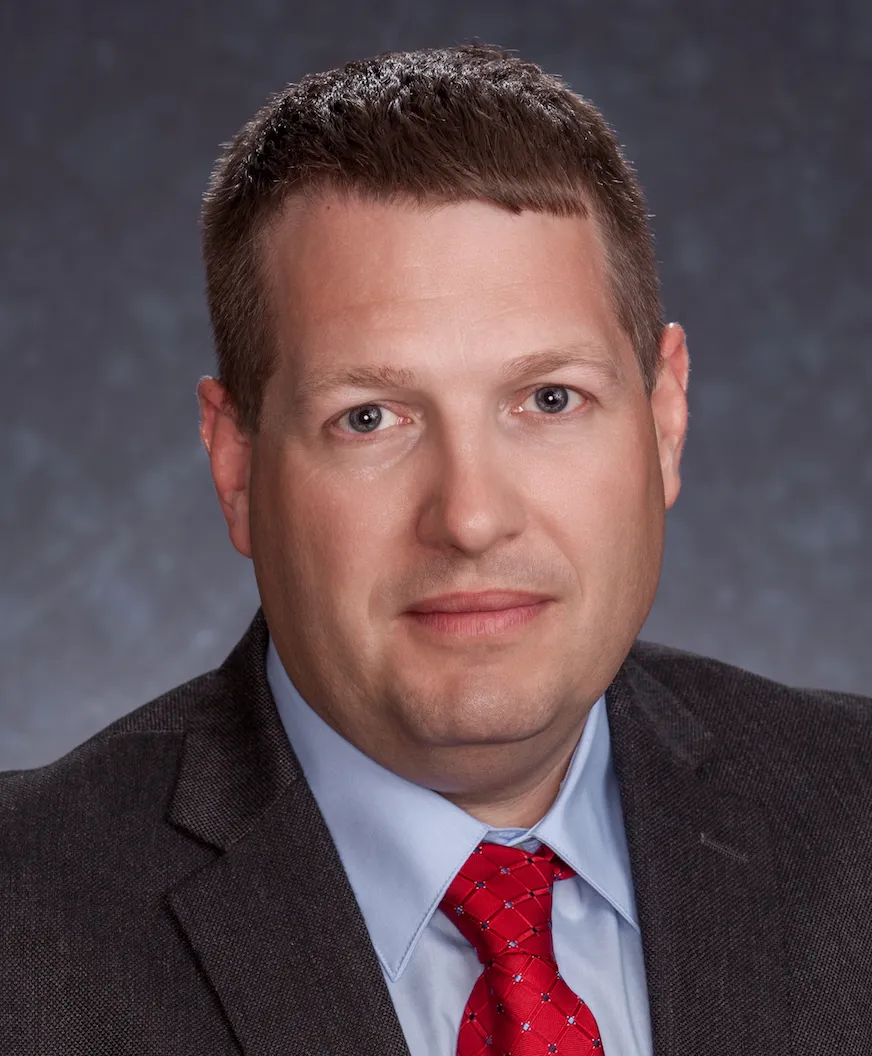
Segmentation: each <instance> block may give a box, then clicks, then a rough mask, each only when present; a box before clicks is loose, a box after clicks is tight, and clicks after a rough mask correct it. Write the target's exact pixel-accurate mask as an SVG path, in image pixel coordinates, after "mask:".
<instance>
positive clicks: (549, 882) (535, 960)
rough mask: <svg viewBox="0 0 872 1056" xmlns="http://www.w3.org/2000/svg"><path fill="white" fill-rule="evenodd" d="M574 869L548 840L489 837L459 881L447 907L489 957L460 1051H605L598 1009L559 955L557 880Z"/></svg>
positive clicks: (564, 1055)
mask: <svg viewBox="0 0 872 1056" xmlns="http://www.w3.org/2000/svg"><path fill="white" fill-rule="evenodd" d="M574 875H575V873H574V872H573V870H572V869H570V868H569V866H567V865H565V864H564V863H563V862H561V861H560V859H559V858H557V856H556V855H555V854H554V853H553V852H552V851H549V850H548V849H547V848H543V849H542V851H541V852H537V853H535V854H533V853H528V852H527V851H524V850H521V849H520V848H518V847H501V846H499V845H498V844H495V843H481V844H479V845H478V847H476V849H475V850H474V851H473V853H472V854H471V855H470V856H469V858H468V859H467V860H466V863H465V864H464V866H463V868H462V869H461V870H460V872H459V873H458V874H457V876H456V877H455V878H454V880H453V881H452V883H451V886H450V887H449V888H448V891H447V892H446V895H445V898H444V899H443V900H442V903H441V905H440V908H441V909H442V911H443V912H444V913H445V914H446V915H447V916H448V919H449V920H451V921H453V922H454V924H455V925H456V927H457V928H458V929H459V930H460V932H461V934H462V935H463V936H464V937H465V938H467V939H468V940H469V941H470V942H471V943H472V945H473V946H474V947H475V950H476V952H477V953H478V959H479V960H480V961H481V963H482V964H483V965H484V971H483V972H482V974H481V975H480V976H479V978H478V980H477V982H476V984H475V986H474V987H473V989H472V993H471V994H470V996H469V1000H468V1002H467V1004H466V1008H465V1010H464V1013H463V1019H462V1021H461V1024H460V1031H459V1033H458V1038H457V1056H548V1054H551V1053H554V1054H556V1056H604V1053H603V1048H602V1041H601V1039H600V1034H599V1028H598V1027H597V1025H596V1020H595V1019H594V1017H593V1013H592V1012H591V1011H590V1009H589V1008H588V1007H587V1005H586V1004H585V1003H584V1002H583V1001H582V1000H581V999H580V998H579V997H578V996H577V995H576V994H574V993H573V992H572V990H570V988H569V987H568V986H567V984H566V983H565V982H564V981H563V979H562V978H561V977H560V972H559V971H558V968H557V962H556V960H555V959H554V945H553V943H552V940H551V902H552V893H553V890H554V884H555V882H556V881H558V880H565V879H568V878H569V877H571V876H574Z"/></svg>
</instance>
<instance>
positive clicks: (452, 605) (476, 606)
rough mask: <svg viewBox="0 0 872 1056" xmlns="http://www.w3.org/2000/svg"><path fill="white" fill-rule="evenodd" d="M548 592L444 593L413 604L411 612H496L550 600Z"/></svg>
mask: <svg viewBox="0 0 872 1056" xmlns="http://www.w3.org/2000/svg"><path fill="white" fill-rule="evenodd" d="M548 600H549V596H548V595H547V594H533V593H530V592H528V591H517V590H509V591H506V590H485V591H479V592H477V593H474V594H442V595H439V596H438V597H435V598H427V599H425V600H424V601H419V602H417V603H416V604H415V605H412V606H411V608H410V609H409V611H410V612H496V611H499V610H500V609H515V608H520V607H521V606H525V605H536V604H538V603H539V602H542V601H548Z"/></svg>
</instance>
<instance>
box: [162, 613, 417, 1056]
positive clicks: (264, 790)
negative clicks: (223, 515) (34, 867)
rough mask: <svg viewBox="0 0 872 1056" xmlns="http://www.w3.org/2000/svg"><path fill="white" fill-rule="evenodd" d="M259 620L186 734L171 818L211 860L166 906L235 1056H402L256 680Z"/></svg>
mask: <svg viewBox="0 0 872 1056" xmlns="http://www.w3.org/2000/svg"><path fill="white" fill-rule="evenodd" d="M266 646H267V631H266V624H265V621H264V619H263V616H262V614H261V613H258V616H257V617H256V618H255V621H254V623H253V624H252V626H251V628H250V629H249V632H248V634H247V635H246V637H245V638H244V639H243V640H242V642H241V643H240V645H239V646H238V647H237V649H236V650H235V651H234V653H233V654H231V656H230V657H229V658H228V660H227V662H226V663H225V665H224V666H223V668H222V669H221V671H220V672H219V674H218V676H216V679H217V684H216V699H218V700H221V699H223V701H224V706H223V707H220V706H218V707H216V708H215V710H214V719H213V721H212V722H211V723H210V724H209V725H208V726H207V727H206V728H203V729H194V730H191V731H190V732H188V734H187V735H186V738H185V746H184V750H183V755H182V763H181V768H180V773H179V779H178V783H177V786H176V790H175V794H174V796H173V801H172V803H171V805H170V808H169V819H170V821H171V822H172V823H173V824H174V825H176V826H178V827H179V828H181V829H182V830H184V831H185V832H186V833H188V834H189V835H191V836H193V837H195V838H196V839H198V840H200V841H202V842H205V843H208V844H210V845H211V846H213V847H214V848H216V850H218V851H220V852H221V853H220V855H219V856H218V857H216V859H215V860H214V861H213V862H212V863H211V864H209V865H208V866H206V867H205V868H204V869H202V870H200V871H198V872H197V873H195V874H193V875H191V876H189V877H187V878H185V879H184V880H183V881H182V882H181V883H179V884H177V885H176V887H175V888H174V889H173V890H172V891H171V893H170V895H169V900H168V901H169V908H170V911H171V912H172V914H173V915H174V916H175V918H176V920H177V921H178V923H179V925H180V926H181V928H182V930H183V932H184V934H185V936H186V937H187V940H188V942H189V943H190V945H191V947H192V949H193V951H194V954H195V956H196V958H197V961H198V963H199V965H200V967H201V969H202V971H203V973H204V974H205V976H206V977H207V978H208V980H209V983H210V985H211V987H212V988H213V990H214V992H215V993H216V995H217V997H218V1000H219V1002H220V1003H221V1006H222V1008H223V1010H224V1013H225V1014H226V1016H227V1019H228V1021H229V1023H230V1025H231V1027H232V1029H233V1031H234V1033H235V1036H236V1039H237V1041H238V1043H239V1045H240V1047H241V1049H242V1051H243V1052H244V1053H245V1054H246V1056H279V1054H281V1056H292V1054H295V1053H313V1054H314V1053H324V1052H329V1053H331V1056H332V1054H335V1056H345V1054H347V1056H352V1054H354V1056H366V1054H372V1056H408V1049H407V1047H406V1044H405V1041H404V1038H403V1035H402V1031H401V1028H400V1025H399V1022H398V1020H397V1018H396V1013H395V1011H394V1007H393V1003H392V1001H391V998H390V995H389V993H388V991H387V987H386V985H385V983H384V979H383V976H382V973H381V968H380V966H379V964H378V961H377V958H376V955H375V952H374V950H373V948H372V944H371V941H370V939H369V935H368V933H367V930H366V925H365V924H364V921H363V918H362V916H361V914H360V910H359V908H358V906H357V902H356V900H355V898H354V895H353V893H352V891H351V888H350V886H349V884H348V880H347V878H346V875H345V872H344V870H343V868H342V864H341V862H340V860H339V857H338V854H337V852H336V849H335V847H334V845H333V842H332V840H331V838H330V834H329V832H328V830H327V828H326V825H325V824H324V821H323V818H322V817H321V814H320V811H319V810H318V807H317V804H316V803H315V801H314V798H313V796H312V794H311V792H310V791H309V788H308V786H307V784H306V782H305V780H304V779H303V777H302V772H301V770H300V768H299V764H298V763H297V761H296V759H295V757H294V755H293V751H292V749H291V747H290V745H289V743H288V741H287V737H286V735H285V733H284V729H283V727H282V726H281V721H280V719H279V717H278V714H277V712H276V709H275V705H274V704H273V701H272V696H271V694H270V692H269V687H268V683H267V682H266V675H265V668H264V655H265V652H266Z"/></svg>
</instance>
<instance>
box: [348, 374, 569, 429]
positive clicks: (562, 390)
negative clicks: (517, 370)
mask: <svg viewBox="0 0 872 1056" xmlns="http://www.w3.org/2000/svg"><path fill="white" fill-rule="evenodd" d="M572 396H576V397H577V398H578V400H579V401H580V407H576V408H571V410H570V412H569V413H571V411H573V410H579V409H581V407H583V406H584V405H585V404H586V403H587V402H588V398H587V397H586V396H584V395H583V394H582V393H580V392H579V391H578V390H577V389H573V388H570V387H569V386H568V385H539V386H538V387H537V388H535V389H534V390H533V391H532V392H531V393H530V394H529V395H528V396H527V397H525V399H524V400H523V401H522V402H521V403H520V404H515V407H514V408H513V409H520V408H521V407H523V405H524V404H526V403H527V402H529V401H530V400H531V399H535V405H536V406H535V409H534V410H533V411H532V413H533V415H537V416H539V417H541V418H566V417H568V414H567V413H563V412H565V411H566V408H567V406H568V405H569V403H570V402H571V398H572ZM385 415H393V416H394V418H396V419H399V418H400V417H401V416H400V415H398V414H397V413H396V412H395V411H392V410H390V409H389V408H388V407H385V406H384V404H381V403H362V404H359V405H358V406H357V407H352V408H351V409H350V410H347V411H346V412H345V413H344V414H343V415H342V416H341V417H340V418H338V419H336V424H337V426H340V423H341V422H343V421H346V420H347V422H348V426H349V428H347V429H345V428H341V427H340V428H339V431H340V432H342V433H346V434H349V433H350V434H351V435H355V436H359V437H365V436H366V435H368V434H371V433H376V432H385V430H384V429H379V426H380V425H383V424H384V423H385ZM388 424H390V421H389V420H388Z"/></svg>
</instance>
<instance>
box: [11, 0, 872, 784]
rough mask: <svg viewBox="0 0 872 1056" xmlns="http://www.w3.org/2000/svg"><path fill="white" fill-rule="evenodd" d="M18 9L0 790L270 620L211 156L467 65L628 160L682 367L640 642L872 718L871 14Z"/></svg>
mask: <svg viewBox="0 0 872 1056" xmlns="http://www.w3.org/2000/svg"><path fill="white" fill-rule="evenodd" d="M0 8H2V10H0V108H2V116H0V121H2V127H0V150H2V164H0V186H2V195H0V210H2V216H0V349H2V359H0V362H2V386H0V401H2V415H0V449H2V456H3V457H2V490H0V494H2V522H0V523H2V526H3V547H2V556H0V561H2V565H0V568H2V575H0V768H2V767H11V768H18V767H24V766H31V765H37V764H40V763H42V762H45V761H47V760H49V759H52V758H54V757H56V756H57V755H59V754H61V753H62V752H64V751H66V750H67V749H69V748H70V747H72V746H73V745H74V744H76V743H78V742H79V741H81V740H83V739H84V738H85V737H87V736H88V735H90V734H91V733H92V732H95V731H96V730H97V729H99V728H100V727H102V726H103V725H105V724H106V723H108V722H109V721H110V720H111V719H113V718H114V717H115V716H117V715H119V714H121V713H122V712H125V711H128V710H130V709H132V708H134V707H136V706H137V705H139V704H141V703H144V702H145V701H146V700H147V699H149V698H150V697H152V696H154V695H156V694H157V693H159V692H161V691H162V690H164V689H166V688H169V687H170V686H172V685H174V684H176V683H178V682H180V681H182V680H184V679H186V678H188V677H190V676H193V675H195V674H197V673H199V672H200V671H203V670H205V669H207V668H209V667H212V666H214V665H215V664H217V663H218V662H220V661H221V659H222V658H223V656H224V655H225V653H226V652H227V651H228V649H229V648H230V647H231V645H232V644H233V643H234V641H235V640H236V638H237V636H238V635H239V634H240V633H241V632H242V630H243V629H244V627H245V626H246V624H247V623H248V621H249V619H250V617H251V615H252V614H253V612H254V609H255V607H256V604H257V594H256V590H255V586H254V580H253V576H252V573H251V569H250V567H249V564H248V562H246V561H244V560H243V559H242V558H241V557H239V556H238V555H237V554H236V552H235V551H234V550H233V549H232V547H231V545H230V543H229V541H228V539H227V536H226V532H225V528H224V522H223V519H222V517H221V514H220V511H219V509H218V505H217V502H216V500H215V497H214V493H213V490H212V485H211V480H210V477H209V471H208V465H207V461H206V457H205V454H204V453H203V451H202V450H201V448H200V446H199V440H198V436H197V405H196V400H195V396H194V391H195V386H196V383H197V379H198V377H199V376H200V375H201V374H203V373H207V372H209V371H210V370H211V368H212V359H211V347H210V338H209V332H208V326H207V316H206V309H205V305H204V298H203V293H202V272H201V266H200V261H199V246H198V229H197V216H198V208H199V196H200V194H201V192H202V189H203V187H204V185H205V183H206V180H207V177H208V174H209V170H210V167H211V165H212V162H213V159H214V158H215V156H216V154H217V152H218V148H219V144H220V143H221V142H222V141H224V140H226V139H228V138H229V137H230V136H231V135H232V134H233V133H234V131H235V130H236V129H237V127H238V126H239V125H240V124H241V123H242V122H243V121H244V120H245V119H246V118H247V117H248V116H250V114H251V113H252V112H253V111H254V110H255V109H256V108H257V107H258V106H259V105H260V104H261V103H262V101H263V100H264V99H265V98H266V96H267V95H268V94H269V93H271V92H272V91H274V90H277V89H279V88H280V87H281V86H282V85H283V84H284V83H285V82H287V81H289V80H295V79H297V78H298V77H299V76H300V75H301V74H303V73H305V72H307V71H311V70H319V69H325V68H328V67H331V66H335V65H337V64H339V63H341V62H343V61H345V60H348V59H352V58H357V57H361V56H363V55H367V54H371V53H374V52H377V51H383V50H387V49H391V48H406V47H417V46H423V45H435V44H446V43H455V42H459V41H461V40H465V39H470V38H472V37H479V38H480V39H483V40H487V41H490V42H492V43H497V44H502V45H504V46H507V47H512V48H517V49H519V50H520V51H521V53H522V54H523V55H525V56H526V57H529V58H532V59H534V60H536V61H538V62H540V63H542V64H543V65H544V66H545V67H546V68H547V69H548V70H549V71H552V72H556V73H560V74H563V75H564V76H565V77H566V79H567V80H568V81H569V83H570V84H571V85H572V87H573V88H574V89H575V90H577V91H579V92H581V93H582V94H584V95H587V96H589V97H590V98H592V99H593V100H594V101H595V102H596V103H597V104H598V105H599V106H600V107H601V108H602V109H603V111H604V112H605V114H606V116H607V118H608V119H609V120H610V121H611V123H612V124H613V125H614V126H615V127H616V128H617V129H618V132H619V136H620V139H621V141H622V142H623V143H624V144H625V146H626V148H627V151H628V153H629V155H630V157H631V158H633V159H634V160H635V162H636V164H637V166H638V168H639V171H640V174H641V177H642V182H643V184H644V185H645V187H646V189H647V192H648V196H649V201H650V206H651V211H652V212H653V213H654V216H655V219H654V226H655V230H656V234H657V239H658V251H659V257H660V259H661V261H662V267H663V277H664V284H665V298H666V306H667V311H668V314H669V316H670V317H671V318H675V319H679V320H680V321H682V322H683V323H684V324H685V325H686V327H687V330H688V333H689V337H690V342H691V355H692V360H693V370H692V377H691V406H692V421H691V430H690V437H689V441H688V446H687V451H686V469H685V474H684V491H683V493H682V496H681V498H680V499H679V502H678V505H677V507H676V508H675V509H674V511H673V512H672V513H671V514H670V516H669V528H668V544H667V558H666V563H665V568H664V576H663V581H662V586H661V591H660V595H659V598H658V601H657V603H656V605H655V608H654V611H653V612H652V615H651V618H650V620H649V622H648V624H647V625H646V629H645V635H646V636H647V637H651V638H656V639H659V640H662V641H665V642H667V643H670V644H675V645H679V646H682V647H685V648H689V649H692V650H695V651H698V652H705V653H709V654H711V655H714V656H717V657H721V658H724V659H727V660H730V661H732V662H735V663H738V664H740V665H743V666H745V667H748V668H751V669H752V670H755V671H758V672H762V673H764V674H767V675H770V676H772V677H775V678H778V679H781V680H784V681H788V682H791V683H794V684H796V683H804V684H814V685H818V686H829V687H833V688H842V689H849V690H858V691H860V692H866V693H869V694H872V648H870V644H872V643H870V631H872V600H870V587H872V560H870V558H872V554H870V541H869V533H870V527H872V414H870V410H872V348H870V337H869V334H870V328H872V293H870V280H872V266H870V245H872V239H870V235H872V230H870V226H872V225H870V209H869V197H868V196H869V192H870V181H872V119H870V103H872V3H870V2H869V0H854V2H846V3H840V2H839V0H830V2H829V3H826V4H824V3H820V2H819V0H813V2H808V0H802V2H797V0H793V2H788V0H780V2H779V0H772V2H768V3H762V2H760V0H754V2H747V0H732V2H731V3H726V2H720V0H694V2H686V3H677V2H672V3H670V2H666V0H663V2H652V0H626V2H617V0H610V2H606V0H599V2H585V0H538V2H537V3H535V4H532V3H529V0H494V2H477V0H439V2H437V0H432V2H426V0H420V2H418V3H410V2H401V0H394V2H387V0H379V2H374V3H367V2H365V0H364V2H361V0H344V2H343V0H320V2H319V0H309V2H306V3H302V2H290V0H245V2H244V3H243V2H242V0H239V2H235V3H234V2H231V0H211V2H209V3H205V2H204V3H202V4H195V3H186V2H185V0H148V2H146V0H141V2H139V3H137V2H133V0H128V2H120V3H119V2H109V0H106V2H105V3H97V2H91V3H86V4H82V3H75V2H71V0H55V2H53V3H52V2H46V0H35V2H28V0H4V2H3V3H2V5H0Z"/></svg>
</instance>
